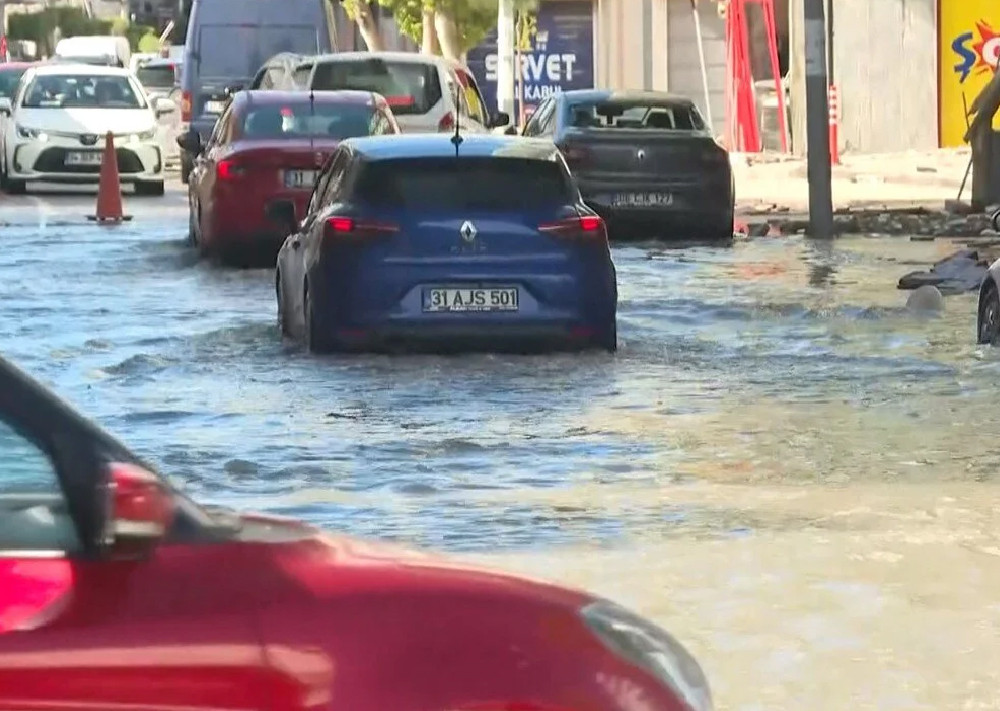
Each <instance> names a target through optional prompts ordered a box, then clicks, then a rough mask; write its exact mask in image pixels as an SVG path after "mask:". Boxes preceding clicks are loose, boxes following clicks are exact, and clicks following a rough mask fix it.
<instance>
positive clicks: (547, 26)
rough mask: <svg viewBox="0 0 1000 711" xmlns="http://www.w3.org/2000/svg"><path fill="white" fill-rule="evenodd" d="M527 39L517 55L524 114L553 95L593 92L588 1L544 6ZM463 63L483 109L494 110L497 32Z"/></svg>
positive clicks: (591, 33)
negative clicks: (483, 101) (483, 102)
mask: <svg viewBox="0 0 1000 711" xmlns="http://www.w3.org/2000/svg"><path fill="white" fill-rule="evenodd" d="M526 34H528V37H526V38H525V39H526V40H527V42H526V44H527V47H524V46H522V49H521V72H522V76H523V78H524V105H525V111H526V113H527V114H529V115H530V114H531V112H532V111H534V109H535V107H536V106H538V104H539V103H540V102H541V101H542V100H543V99H545V98H546V97H548V96H550V95H552V94H554V93H556V92H559V91H567V90H569V89H589V88H591V87H593V86H594V19H593V4H592V2H590V0H582V1H581V0H572V1H570V0H560V1H559V2H555V1H550V2H545V0H543V1H542V2H541V3H540V5H539V9H538V16H537V20H536V23H535V28H534V31H533V32H530V33H526ZM467 59H468V64H469V68H470V69H471V70H472V73H473V74H474V75H475V77H476V81H478V82H479V86H480V88H481V89H482V91H483V94H484V97H483V98H485V99H486V103H487V105H488V106H490V107H491V108H492V109H496V106H497V34H496V30H494V31H492V32H490V34H489V35H488V36H487V37H486V39H485V40H484V41H483V42H482V43H481V44H480V45H479V46H478V47H475V48H473V49H472V50H470V51H469V54H468V58H467ZM515 80H516V78H515ZM516 92H517V87H516V84H515V94H516ZM516 110H517V109H515V111H516Z"/></svg>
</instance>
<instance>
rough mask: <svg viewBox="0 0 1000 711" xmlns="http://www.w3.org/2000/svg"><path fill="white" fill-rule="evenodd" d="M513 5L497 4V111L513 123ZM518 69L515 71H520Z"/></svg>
mask: <svg viewBox="0 0 1000 711" xmlns="http://www.w3.org/2000/svg"><path fill="white" fill-rule="evenodd" d="M514 41H515V38H514V3H513V0H500V2H499V3H498V4H497V109H498V110H499V111H503V112H505V113H507V114H508V115H509V116H510V120H511V122H513V121H515V119H516V116H515V114H514V71H515V69H514ZM520 69H521V68H520V67H518V68H517V71H520Z"/></svg>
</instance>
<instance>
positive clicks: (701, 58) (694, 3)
mask: <svg viewBox="0 0 1000 711" xmlns="http://www.w3.org/2000/svg"><path fill="white" fill-rule="evenodd" d="M691 12H692V13H693V14H694V33H695V35H697V39H698V63H699V64H700V65H701V87H702V89H703V90H704V92H705V119H706V120H707V121H708V126H709V128H711V129H712V130H713V131H714V130H715V124H714V123H713V122H712V95H711V94H710V93H709V91H708V67H707V66H706V64H705V41H704V39H703V37H702V34H701V15H699V14H698V0H691Z"/></svg>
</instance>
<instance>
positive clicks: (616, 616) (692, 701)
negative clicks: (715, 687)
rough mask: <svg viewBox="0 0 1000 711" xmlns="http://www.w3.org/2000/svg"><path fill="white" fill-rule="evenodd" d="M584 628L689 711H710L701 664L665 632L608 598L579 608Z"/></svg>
mask: <svg viewBox="0 0 1000 711" xmlns="http://www.w3.org/2000/svg"><path fill="white" fill-rule="evenodd" d="M580 615H581V616H582V617H583V620H584V622H585V623H586V625H587V628H588V629H590V631H591V632H593V633H594V634H595V635H596V636H597V638H598V639H599V640H601V642H602V643H603V644H604V646H606V647H607V648H608V649H610V650H611V651H612V652H614V653H615V654H617V655H618V656H620V657H621V658H623V659H625V660H626V661H628V662H631V663H632V664H634V665H636V666H637V667H641V668H643V669H645V670H646V671H648V672H649V673H650V674H652V675H653V676H655V677H656V678H657V679H659V680H660V681H662V682H663V683H664V684H666V685H667V686H668V687H670V688H671V689H672V690H673V691H674V693H676V694H677V696H678V697H680V698H681V700H683V701H684V702H685V703H686V704H687V705H688V707H689V708H690V709H691V711H712V710H713V706H712V693H711V691H710V690H709V688H708V679H706V678H705V672H703V671H702V669H701V665H699V664H698V662H697V661H696V660H695V658H694V657H692V656H691V654H690V652H688V651H687V650H686V649H685V648H684V646H683V645H682V644H681V643H680V642H678V641H677V640H676V639H674V638H673V637H672V636H671V635H670V634H668V633H667V632H666V631H664V630H662V629H660V628H659V627H657V626H656V625H654V624H653V623H651V622H649V621H648V620H645V619H643V618H642V617H640V616H639V615H636V614H635V613H632V612H629V611H628V610H626V609H625V608H623V607H621V606H619V605H616V604H615V603H613V602H611V601H609V600H598V601H596V602H592V603H590V604H589V605H587V606H586V607H584V608H583V609H582V610H581V611H580Z"/></svg>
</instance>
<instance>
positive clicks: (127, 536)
mask: <svg viewBox="0 0 1000 711" xmlns="http://www.w3.org/2000/svg"><path fill="white" fill-rule="evenodd" d="M108 469H109V474H110V477H109V488H110V496H111V501H110V504H111V507H110V512H109V513H110V530H109V535H110V538H111V540H110V551H111V556H112V557H113V558H116V559H134V558H144V557H146V556H147V555H148V554H149V553H150V552H151V551H152V550H153V548H154V547H155V546H156V544H157V543H159V542H160V540H161V539H162V538H163V536H164V535H166V532H167V529H169V528H170V524H171V523H172V522H173V520H174V500H173V496H172V495H171V494H170V492H169V491H168V490H167V488H166V487H165V486H164V485H163V482H162V481H161V480H160V478H159V477H157V476H156V475H155V474H153V473H152V472H149V471H146V470H145V469H143V468H142V467H139V466H136V465H134V464H122V463H113V464H111V465H110V466H109V468H108Z"/></svg>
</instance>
